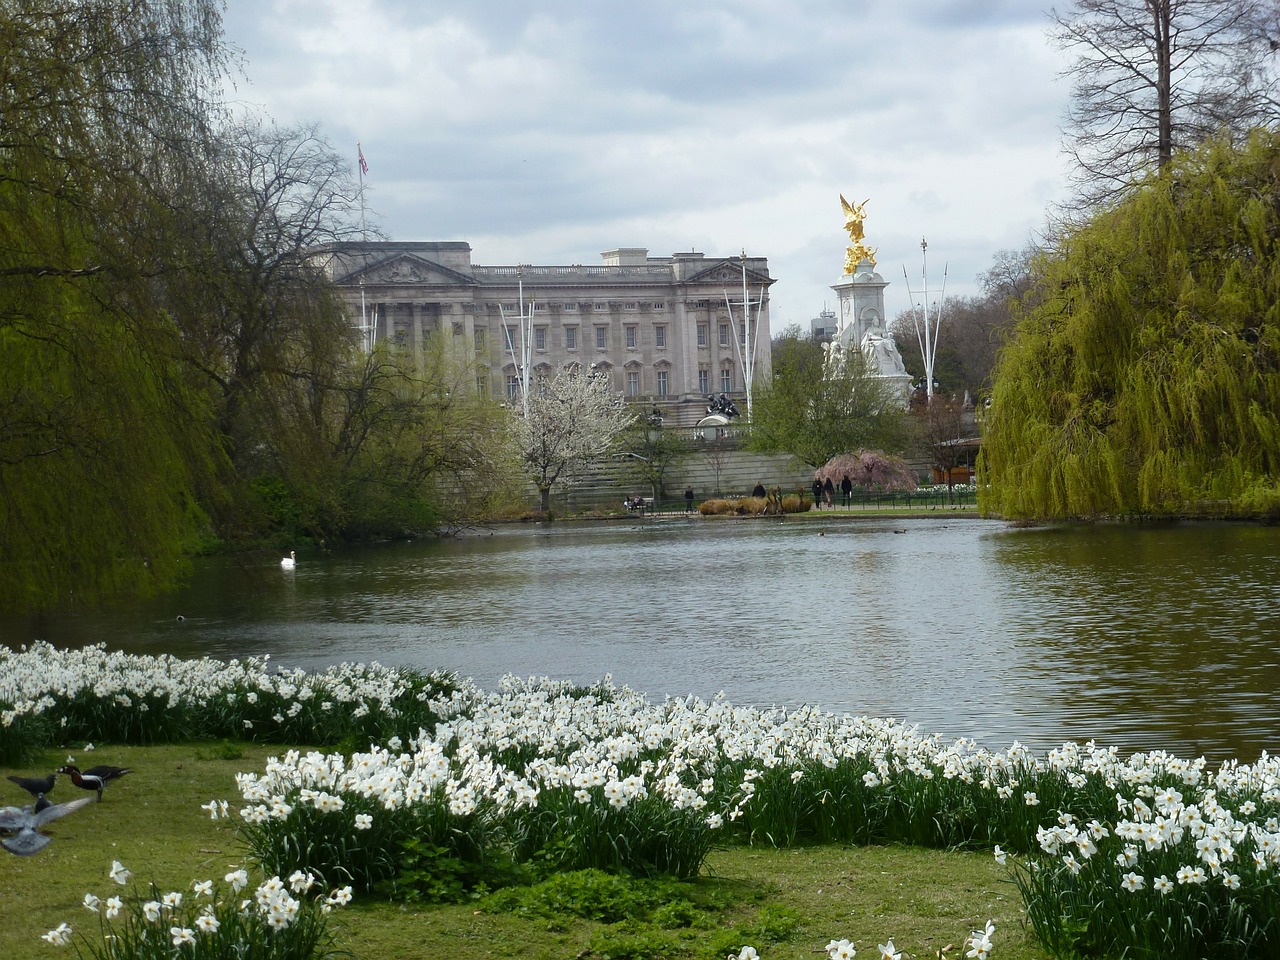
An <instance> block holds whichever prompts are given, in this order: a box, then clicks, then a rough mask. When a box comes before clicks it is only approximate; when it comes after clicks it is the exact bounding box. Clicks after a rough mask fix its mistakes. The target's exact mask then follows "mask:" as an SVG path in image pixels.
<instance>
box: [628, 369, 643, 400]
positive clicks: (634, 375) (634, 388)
mask: <svg viewBox="0 0 1280 960" xmlns="http://www.w3.org/2000/svg"><path fill="white" fill-rule="evenodd" d="M627 396H628V397H638V396H640V371H638V370H628V371H627Z"/></svg>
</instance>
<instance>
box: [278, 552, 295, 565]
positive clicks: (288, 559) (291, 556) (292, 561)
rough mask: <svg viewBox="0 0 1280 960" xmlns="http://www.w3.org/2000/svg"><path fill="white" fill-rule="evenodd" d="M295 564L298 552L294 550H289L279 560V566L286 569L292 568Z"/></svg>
mask: <svg viewBox="0 0 1280 960" xmlns="http://www.w3.org/2000/svg"><path fill="white" fill-rule="evenodd" d="M297 565H298V554H297V552H296V551H294V550H290V551H289V555H288V556H287V557H285V558H283V559H282V560H281V561H280V566H282V567H284V568H285V569H286V570H292V569H293V568H294V567H295V566H297Z"/></svg>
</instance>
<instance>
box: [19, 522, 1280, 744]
mask: <svg viewBox="0 0 1280 960" xmlns="http://www.w3.org/2000/svg"><path fill="white" fill-rule="evenodd" d="M179 616H182V617H183V618H184V619H182V620H179V619H178V617H179ZM0 637H2V638H3V641H4V642H5V643H7V644H10V645H14V644H17V643H23V642H27V641H29V640H31V639H34V638H37V637H39V638H43V639H48V640H50V641H52V642H54V643H57V644H60V645H68V646H70V645H78V644H83V643H90V642H98V641H104V642H106V643H107V644H108V645H109V646H111V647H113V648H122V649H127V650H131V651H136V652H149V653H155V652H162V651H163V652H173V653H177V654H180V655H184V656H191V655H200V654H210V655H213V656H219V657H231V656H247V655H250V654H258V655H261V654H265V653H270V654H272V655H273V658H274V659H276V660H278V661H280V662H283V663H287V664H290V665H293V664H297V665H302V666H306V667H319V666H323V665H325V664H328V663H332V662H335V661H339V660H379V661H381V662H383V663H387V664H398V665H412V666H417V667H424V668H430V669H435V668H446V669H452V670H456V671H458V672H459V673H462V674H464V675H467V676H472V677H474V678H475V679H476V680H477V681H478V682H479V683H481V684H482V685H485V686H492V685H493V684H494V683H495V682H496V681H497V680H498V679H499V678H500V677H501V676H502V675H504V674H506V673H515V674H519V675H533V674H536V675H543V674H546V675H550V676H555V677H564V678H569V679H573V680H577V681H580V682H592V681H595V680H598V679H599V678H600V677H602V676H603V675H605V674H607V673H609V674H612V675H613V677H614V679H615V680H616V681H617V682H619V683H625V684H628V685H629V686H632V687H634V688H636V689H640V690H643V691H645V692H647V693H648V694H649V695H650V696H653V697H661V696H663V695H668V694H670V695H682V694H687V693H693V694H697V695H700V696H704V697H705V696H713V695H714V694H715V693H716V692H717V691H720V690H723V691H724V692H725V693H726V695H728V696H729V697H730V699H732V700H733V701H734V702H738V703H750V704H755V705H758V706H767V705H770V704H781V705H788V706H795V705H799V704H802V703H809V704H818V705H820V706H822V707H823V708H825V709H829V710H837V711H847V712H854V713H870V714H877V715H882V716H895V717H899V718H902V719H905V720H908V721H909V722H913V723H918V724H920V726H921V728H922V729H925V730H930V731H937V732H940V733H942V734H944V735H946V736H948V737H958V736H971V737H974V738H976V739H978V740H979V741H980V742H982V743H983V744H985V745H988V746H992V747H1003V746H1007V745H1008V743H1010V742H1011V741H1012V740H1014V739H1019V740H1021V741H1022V742H1024V743H1027V744H1029V745H1031V746H1033V747H1035V748H1036V749H1046V748H1048V747H1050V746H1053V745H1055V744H1057V743H1060V742H1061V741H1062V740H1063V739H1068V738H1070V739H1077V740H1087V739H1090V738H1094V739H1097V740H1098V741H1100V742H1102V743H1106V744H1113V743H1114V744H1117V745H1119V746H1121V747H1122V748H1125V749H1152V748H1161V749H1168V750H1171V751H1174V752H1177V753H1180V754H1184V755H1191V756H1195V755H1200V754H1205V755H1206V756H1209V757H1211V758H1213V759H1222V758H1225V757H1227V756H1240V757H1241V758H1242V759H1253V758H1254V757H1256V756H1257V754H1258V752H1259V751H1260V750H1262V749H1269V750H1272V751H1274V750H1275V749H1276V748H1277V746H1278V745H1280V710H1277V707H1276V704H1275V702H1274V701H1275V697H1274V691H1275V690H1276V689H1277V687H1280V662H1278V659H1280V655H1278V654H1277V649H1276V648H1277V641H1278V640H1280V529H1276V528H1255V527H1243V526H1226V525H1214V526H1209V525H1199V526H1194V525H1185V526H1171V527H1151V528H1137V529H1135V528H1096V529H1013V528H1010V527H1008V526H1006V525H1004V524H1001V523H997V522H990V521H981V520H975V519H964V518H948V519H945V520H937V521H933V520H929V521H924V520H919V521H903V520H895V521H874V520H871V521H859V522H852V523H851V522H840V521H830V522H823V523H817V524H815V523H812V522H807V523H795V522H791V523H776V522H764V521H761V522H753V521H745V522H723V523H716V522H701V521H697V520H694V521H685V520H683V519H681V520H678V521H672V522H649V523H633V524H616V525H615V524H610V525H601V524H593V525H577V524H555V525H552V526H548V527H521V528H507V529H502V530H498V531H494V532H492V533H488V532H486V533H484V534H481V535H475V536H469V537H465V538H462V539H460V540H457V541H450V542H447V543H439V544H437V543H414V544H397V545H391V546H386V547H381V548H377V549H369V550H362V551H353V552H350V553H346V554H342V555H339V556H335V557H327V558H317V557H303V558H302V559H301V560H300V561H299V565H298V568H297V570H295V571H289V572H286V571H281V570H280V568H279V564H278V561H276V560H275V558H274V557H273V558H269V559H268V558H263V560H262V561H261V562H257V561H254V562H247V561H245V560H243V559H240V560H231V561H228V560H217V561H207V562H203V563H201V564H200V565H199V567H198V568H197V574H196V578H195V579H194V581H193V583H192V584H191V586H190V587H189V588H188V589H186V590H184V591H183V592H182V593H181V594H178V595H175V596H172V597H167V598H163V599H161V600H158V601H155V602H153V603H148V604H143V605H139V606H137V607H135V608H133V609H131V610H129V611H124V612H118V613H114V614H109V615H99V616H93V617H79V618H71V617H65V618H53V619H47V620H45V621H44V622H42V623H31V622H22V623H13V622H10V623H3V624H0Z"/></svg>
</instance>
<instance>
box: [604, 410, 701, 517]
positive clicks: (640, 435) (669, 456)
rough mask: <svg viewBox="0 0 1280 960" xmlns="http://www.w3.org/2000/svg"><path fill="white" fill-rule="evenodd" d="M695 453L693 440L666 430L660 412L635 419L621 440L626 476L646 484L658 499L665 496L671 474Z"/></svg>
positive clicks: (624, 473) (653, 412)
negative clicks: (675, 467)
mask: <svg viewBox="0 0 1280 960" xmlns="http://www.w3.org/2000/svg"><path fill="white" fill-rule="evenodd" d="M692 452H693V443H692V441H690V440H689V439H688V438H687V437H685V436H683V435H681V434H680V433H678V432H676V431H675V430H670V429H667V428H665V427H664V426H663V423H662V415H661V414H660V413H658V411H657V410H654V411H652V412H647V413H641V414H640V415H638V416H636V418H635V420H634V421H633V422H632V424H631V426H629V427H627V429H626V430H624V431H623V432H622V433H621V434H620V435H619V437H618V455H619V456H620V457H622V458H623V462H622V468H623V469H622V475H623V477H624V478H626V479H627V480H628V481H631V482H636V483H641V484H644V485H645V486H646V487H648V488H649V493H650V495H651V496H652V497H654V498H655V499H657V498H659V497H664V496H666V493H667V490H666V478H667V473H668V471H669V470H670V469H671V468H672V467H673V466H674V465H675V464H676V463H678V462H679V461H680V460H682V459H683V458H685V457H687V456H688V455H689V454H690V453H692Z"/></svg>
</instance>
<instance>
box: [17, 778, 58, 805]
mask: <svg viewBox="0 0 1280 960" xmlns="http://www.w3.org/2000/svg"><path fill="white" fill-rule="evenodd" d="M8 779H9V780H11V781H12V782H14V783H16V784H17V785H18V786H20V787H21V788H22V789H23V790H25V791H27V793H29V794H31V796H33V797H35V798H36V799H37V800H39V799H40V798H41V797H43V796H44V795H45V794H46V793H48V792H49V791H50V790H52V789H53V785H54V783H55V782H56V781H57V779H58V775H57V774H56V773H51V774H49V775H48V776H47V777H18V776H11V777H9V778H8Z"/></svg>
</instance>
